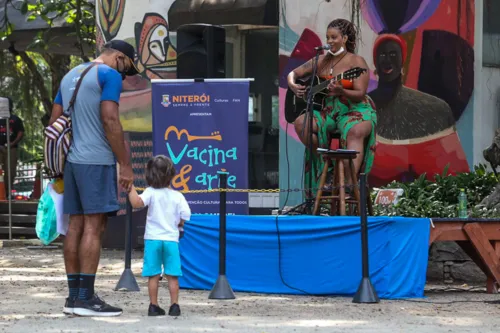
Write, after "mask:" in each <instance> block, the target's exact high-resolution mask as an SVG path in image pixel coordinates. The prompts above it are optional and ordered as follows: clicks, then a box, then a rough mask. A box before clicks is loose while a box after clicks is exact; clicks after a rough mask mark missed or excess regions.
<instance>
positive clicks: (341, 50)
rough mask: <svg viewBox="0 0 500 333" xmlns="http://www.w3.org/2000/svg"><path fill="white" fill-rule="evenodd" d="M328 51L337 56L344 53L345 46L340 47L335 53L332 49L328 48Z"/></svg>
mask: <svg viewBox="0 0 500 333" xmlns="http://www.w3.org/2000/svg"><path fill="white" fill-rule="evenodd" d="M328 53H330V54H331V55H332V56H334V57H336V56H338V55H341V54H342V53H344V47H343V46H341V47H340V49H339V50H338V51H337V52H335V53H333V52H332V50H328Z"/></svg>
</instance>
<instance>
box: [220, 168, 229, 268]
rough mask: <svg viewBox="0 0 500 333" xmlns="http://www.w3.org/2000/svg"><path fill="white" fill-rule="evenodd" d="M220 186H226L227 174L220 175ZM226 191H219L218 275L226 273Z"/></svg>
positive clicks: (222, 187) (223, 187)
mask: <svg viewBox="0 0 500 333" xmlns="http://www.w3.org/2000/svg"><path fill="white" fill-rule="evenodd" d="M220 188H221V189H226V188H227V174H221V175H220ZM226 193H227V192H226V191H221V192H220V202H219V207H220V208H219V211H220V213H219V275H226V202H227V201H226Z"/></svg>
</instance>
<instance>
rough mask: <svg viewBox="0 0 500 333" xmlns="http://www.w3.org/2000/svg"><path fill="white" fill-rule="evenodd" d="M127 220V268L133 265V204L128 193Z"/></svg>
mask: <svg viewBox="0 0 500 333" xmlns="http://www.w3.org/2000/svg"><path fill="white" fill-rule="evenodd" d="M126 207H127V209H126V212H127V213H126V214H127V215H126V216H127V220H126V223H125V269H130V267H131V265H132V205H131V204H130V200H129V198H128V195H127V206H126Z"/></svg>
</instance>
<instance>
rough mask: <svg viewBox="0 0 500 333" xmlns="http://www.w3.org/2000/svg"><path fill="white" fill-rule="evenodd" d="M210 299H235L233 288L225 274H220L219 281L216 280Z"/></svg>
mask: <svg viewBox="0 0 500 333" xmlns="http://www.w3.org/2000/svg"><path fill="white" fill-rule="evenodd" d="M208 298H209V299H235V298H236V297H235V296H234V293H233V289H232V288H231V286H230V285H229V281H227V278H226V276H225V275H219V278H218V279H217V282H215V285H214V287H213V288H212V291H211V292H210V295H208Z"/></svg>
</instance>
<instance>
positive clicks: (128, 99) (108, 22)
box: [96, 0, 177, 132]
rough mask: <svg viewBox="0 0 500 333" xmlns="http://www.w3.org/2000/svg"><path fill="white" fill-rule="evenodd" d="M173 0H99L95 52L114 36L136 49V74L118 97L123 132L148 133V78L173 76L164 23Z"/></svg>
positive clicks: (173, 53) (170, 37) (173, 55)
mask: <svg viewBox="0 0 500 333" xmlns="http://www.w3.org/2000/svg"><path fill="white" fill-rule="evenodd" d="M174 1H175V0H150V1H148V2H147V3H144V2H142V1H138V0H98V1H97V6H96V7H97V17H98V19H97V22H98V24H97V52H98V53H99V52H100V50H101V48H102V46H103V45H104V44H105V43H106V42H107V41H109V40H112V39H114V38H118V39H123V40H125V41H127V42H128V43H130V44H131V45H133V46H134V47H135V50H136V59H135V63H136V66H137V68H138V69H139V71H140V73H139V75H136V76H134V77H127V78H126V79H125V81H124V83H123V90H124V92H123V93H122V96H121V100H120V117H121V118H120V119H121V122H122V125H123V127H124V130H125V131H132V132H151V130H152V123H151V122H152V116H151V83H150V80H151V79H161V78H164V79H173V78H175V77H176V67H177V50H176V48H175V42H176V40H175V34H174V33H172V32H170V30H169V27H168V22H167V16H168V10H169V8H170V6H171V5H172V3H173V2H174Z"/></svg>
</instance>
